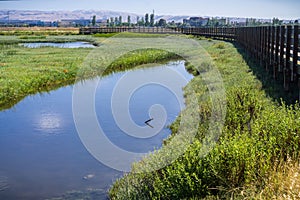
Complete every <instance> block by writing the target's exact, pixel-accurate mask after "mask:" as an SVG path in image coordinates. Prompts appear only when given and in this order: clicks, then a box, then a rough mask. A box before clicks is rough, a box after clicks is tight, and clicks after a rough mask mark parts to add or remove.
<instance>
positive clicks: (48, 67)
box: [0, 36, 178, 110]
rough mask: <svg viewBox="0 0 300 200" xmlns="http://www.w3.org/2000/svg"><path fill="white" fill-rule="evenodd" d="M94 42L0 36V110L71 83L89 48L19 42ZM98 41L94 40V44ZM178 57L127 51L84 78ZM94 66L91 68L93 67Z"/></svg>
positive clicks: (89, 38)
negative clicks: (28, 96) (29, 96)
mask: <svg viewBox="0 0 300 200" xmlns="http://www.w3.org/2000/svg"><path fill="white" fill-rule="evenodd" d="M78 40H80V41H82V40H85V41H90V42H91V41H94V42H95V40H94V39H93V37H91V36H88V37H87V36H47V37H46V38H44V37H23V36H20V37H16V36H3V37H0V110H3V109H7V108H10V107H12V106H13V105H14V104H16V103H17V102H19V101H20V100H22V99H23V98H24V97H26V96H27V95H30V94H35V93H38V92H43V91H50V90H53V89H56V88H57V87H61V86H64V85H68V84H72V83H74V81H75V80H76V78H77V73H78V70H79V69H80V67H81V64H82V63H83V62H84V60H85V59H86V57H87V56H88V55H89V53H90V52H91V51H92V50H91V49H84V48H79V49H61V48H51V47H42V48H35V49H30V48H25V47H22V46H20V45H18V43H19V42H46V41H47V42H69V41H78ZM98 42H99V41H97V43H98ZM176 58H178V56H176V55H175V54H172V53H168V52H165V51H161V50H155V49H144V50H138V51H134V52H129V53H127V54H125V55H124V56H122V57H120V58H118V59H117V60H116V61H115V62H113V63H112V64H111V65H110V66H109V67H107V66H103V65H101V63H100V65H97V66H96V67H92V68H91V69H90V71H88V70H85V74H88V75H87V76H85V77H84V78H91V77H94V76H97V75H103V73H101V72H103V71H104V70H105V69H106V72H105V73H106V74H109V73H111V72H113V71H120V70H125V69H130V68H133V67H135V66H138V65H141V64H146V63H157V62H164V61H167V60H170V59H176ZM94 68H95V69H94Z"/></svg>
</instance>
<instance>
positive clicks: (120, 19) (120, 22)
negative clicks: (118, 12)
mask: <svg viewBox="0 0 300 200" xmlns="http://www.w3.org/2000/svg"><path fill="white" fill-rule="evenodd" d="M118 23H119V24H118V25H121V24H122V16H119V20H118Z"/></svg>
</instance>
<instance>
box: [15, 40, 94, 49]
mask: <svg viewBox="0 0 300 200" xmlns="http://www.w3.org/2000/svg"><path fill="white" fill-rule="evenodd" d="M20 45H21V46H24V47H27V48H41V47H56V48H71V49H72V48H95V46H94V45H92V44H90V43H88V42H65V43H55V42H34V43H23V44H20Z"/></svg>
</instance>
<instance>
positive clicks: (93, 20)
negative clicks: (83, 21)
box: [92, 15, 96, 26]
mask: <svg viewBox="0 0 300 200" xmlns="http://www.w3.org/2000/svg"><path fill="white" fill-rule="evenodd" d="M92 25H93V26H95V25H96V15H94V16H93V19H92Z"/></svg>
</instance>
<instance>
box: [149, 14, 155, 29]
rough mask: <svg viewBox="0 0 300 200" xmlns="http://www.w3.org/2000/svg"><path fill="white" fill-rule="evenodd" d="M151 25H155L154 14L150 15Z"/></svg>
mask: <svg viewBox="0 0 300 200" xmlns="http://www.w3.org/2000/svg"><path fill="white" fill-rule="evenodd" d="M150 26H154V14H151V15H150Z"/></svg>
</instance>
